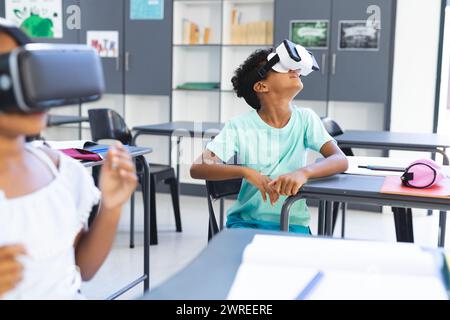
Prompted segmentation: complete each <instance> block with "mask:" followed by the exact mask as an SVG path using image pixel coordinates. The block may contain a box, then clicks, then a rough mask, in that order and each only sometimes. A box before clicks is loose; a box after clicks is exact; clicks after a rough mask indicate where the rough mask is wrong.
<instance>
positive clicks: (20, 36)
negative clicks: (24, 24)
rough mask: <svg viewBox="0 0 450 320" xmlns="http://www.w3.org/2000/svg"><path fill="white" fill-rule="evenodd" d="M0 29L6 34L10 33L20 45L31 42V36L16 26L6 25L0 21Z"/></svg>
mask: <svg viewBox="0 0 450 320" xmlns="http://www.w3.org/2000/svg"><path fill="white" fill-rule="evenodd" d="M0 31H3V32H6V33H7V34H8V35H10V36H11V37H12V38H13V39H14V40H16V42H17V44H18V45H19V46H21V47H22V46H24V45H26V44H29V43H32V42H33V41H32V40H31V38H30V37H28V36H27V35H26V34H25V32H23V31H22V30H20V29H19V28H17V27H13V26H8V25H5V24H2V23H1V22H0Z"/></svg>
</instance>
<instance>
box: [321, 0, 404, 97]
mask: <svg viewBox="0 0 450 320" xmlns="http://www.w3.org/2000/svg"><path fill="white" fill-rule="evenodd" d="M373 5H375V6H377V7H372V8H373V9H374V10H376V11H378V12H379V13H380V17H381V25H380V27H381V29H380V30H379V31H378V32H377V33H372V34H369V33H367V32H366V34H364V32H363V34H362V33H361V32H360V31H361V30H362V29H363V28H364V25H365V24H366V23H367V20H368V19H369V18H370V17H371V15H373V14H377V13H376V11H370V13H367V11H368V8H369V6H373ZM395 5H396V1H392V0H338V1H333V18H332V21H333V26H332V30H333V32H332V45H331V60H330V62H331V68H330V69H331V70H330V83H329V86H330V87H329V90H330V91H329V99H330V100H334V101H363V102H378V103H386V102H387V99H388V93H389V90H390V89H389V85H390V80H389V79H390V70H391V68H392V61H391V50H392V43H391V42H392V39H393V34H394V30H395V28H394V17H393V13H394V8H395V7H394V6H395ZM369 9H370V8H369ZM368 30H369V29H368Z"/></svg>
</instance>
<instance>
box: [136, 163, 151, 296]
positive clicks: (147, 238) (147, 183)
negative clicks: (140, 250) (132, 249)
mask: <svg viewBox="0 0 450 320" xmlns="http://www.w3.org/2000/svg"><path fill="white" fill-rule="evenodd" d="M136 161H141V163H142V167H143V169H144V176H143V179H144V182H143V184H142V185H143V187H142V196H143V197H144V276H145V280H144V292H146V291H148V289H149V288H150V199H149V195H150V168H149V165H148V163H147V161H146V160H145V157H143V156H141V157H138V158H137V159H136Z"/></svg>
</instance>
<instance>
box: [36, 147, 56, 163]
mask: <svg viewBox="0 0 450 320" xmlns="http://www.w3.org/2000/svg"><path fill="white" fill-rule="evenodd" d="M39 149H40V150H42V151H43V152H44V153H45V154H46V155H47V156H48V157H49V158H50V160H52V162H53V163H54V164H55V166H56V167H58V168H59V160H60V158H59V154H58V152H56V151H55V150H52V149H50V148H49V147H47V146H45V145H43V146H40V147H39Z"/></svg>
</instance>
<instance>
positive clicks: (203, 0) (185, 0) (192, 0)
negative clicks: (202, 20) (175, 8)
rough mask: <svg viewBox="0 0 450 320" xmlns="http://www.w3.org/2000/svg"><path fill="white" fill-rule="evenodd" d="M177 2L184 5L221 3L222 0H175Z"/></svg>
mask: <svg viewBox="0 0 450 320" xmlns="http://www.w3.org/2000/svg"><path fill="white" fill-rule="evenodd" d="M173 2H175V3H181V4H184V5H202V6H204V5H212V4H213V5H218V4H221V3H222V1H220V0H173Z"/></svg>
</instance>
